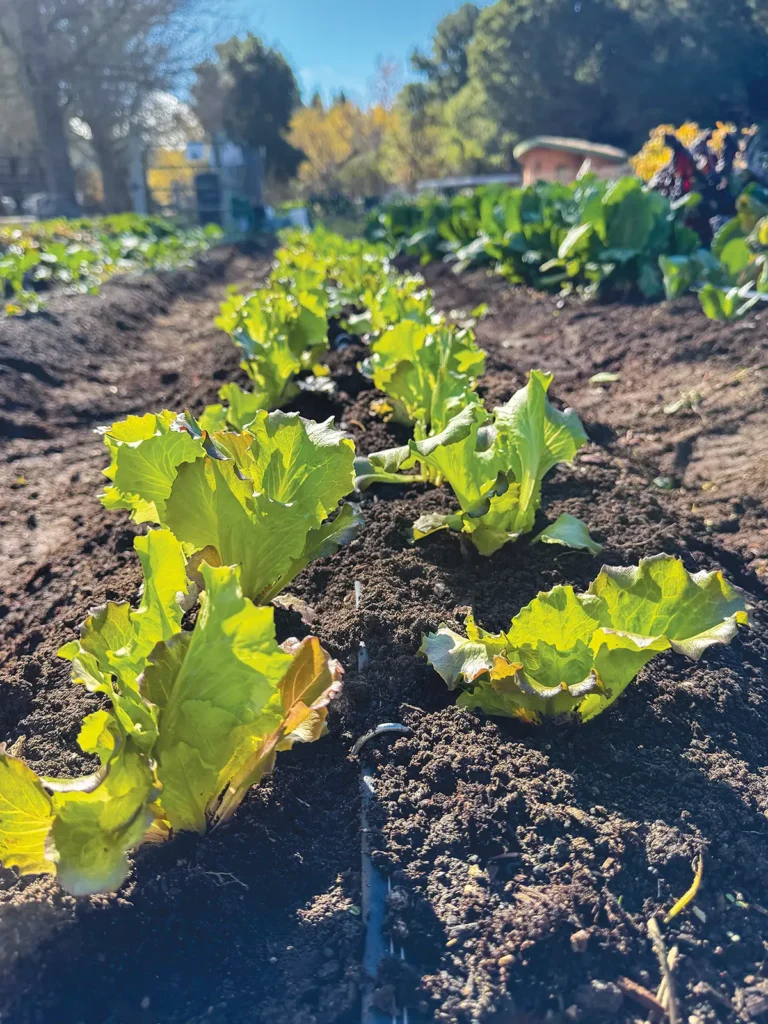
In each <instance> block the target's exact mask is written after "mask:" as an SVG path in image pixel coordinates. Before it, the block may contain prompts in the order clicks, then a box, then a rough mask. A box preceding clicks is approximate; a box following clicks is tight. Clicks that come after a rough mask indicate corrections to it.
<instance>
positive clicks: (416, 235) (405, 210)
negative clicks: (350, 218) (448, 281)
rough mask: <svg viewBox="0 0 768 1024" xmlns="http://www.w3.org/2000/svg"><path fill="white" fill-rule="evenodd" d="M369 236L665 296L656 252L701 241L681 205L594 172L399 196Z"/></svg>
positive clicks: (532, 280) (561, 286)
mask: <svg viewBox="0 0 768 1024" xmlns="http://www.w3.org/2000/svg"><path fill="white" fill-rule="evenodd" d="M368 235H369V237H370V238H371V239H373V240H376V241H385V242H387V243H388V244H390V245H395V246H397V247H398V250H399V251H401V252H403V253H406V254H408V255H410V256H416V257H418V258H419V259H421V260H422V262H428V261H431V260H434V259H445V260H448V261H451V262H454V263H455V264H456V269H457V270H464V269H467V268H472V267H492V268H494V269H495V270H496V271H497V272H498V273H500V274H502V275H503V276H504V277H505V278H507V280H509V281H511V282H513V283H515V284H528V285H531V286H532V287H534V288H539V289H544V290H550V291H551V290H555V291H557V290H566V291H567V290H570V289H574V288H577V289H579V291H581V292H583V293H584V294H585V295H586V296H592V295H595V294H598V293H600V294H606V293H611V294H615V295H624V294H629V293H631V292H635V291H639V292H640V293H641V294H643V295H645V296H646V297H648V298H659V297H661V296H662V295H663V284H662V277H661V273H660V271H659V267H658V258H659V256H661V255H669V254H687V253H690V252H693V251H694V250H695V249H696V248H697V246H698V236H697V235H696V233H695V232H694V231H691V230H690V229H689V228H686V227H684V225H683V223H682V210H681V211H679V212H677V211H675V210H673V209H671V207H670V204H669V201H668V200H667V199H665V198H663V197H662V196H659V195H657V194H656V193H654V192H648V191H645V190H644V189H643V185H642V182H641V181H639V180H638V179H636V178H621V179H619V180H618V181H615V182H610V183H609V182H605V181H601V180H599V179H597V178H595V177H594V176H593V175H587V176H585V177H584V178H582V179H581V180H579V181H576V182H574V183H573V184H570V185H567V184H561V183H559V182H539V183H538V184H536V185H531V186H528V187H526V188H505V187H503V186H486V187H484V188H480V189H477V190H476V191H474V192H473V193H472V194H470V195H460V196H457V197H455V198H454V199H434V198H432V199H426V200H420V201H417V202H416V203H415V204H409V203H402V204H393V205H392V206H388V207H385V208H384V209H383V210H381V211H379V212H378V214H376V215H374V217H373V218H372V220H371V221H370V222H369V225H368Z"/></svg>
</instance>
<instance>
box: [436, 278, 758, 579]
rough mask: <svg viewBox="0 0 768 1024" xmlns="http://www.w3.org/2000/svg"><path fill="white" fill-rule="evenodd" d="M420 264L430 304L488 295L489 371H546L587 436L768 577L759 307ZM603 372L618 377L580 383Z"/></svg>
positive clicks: (469, 303) (482, 327) (465, 302)
mask: <svg viewBox="0 0 768 1024" xmlns="http://www.w3.org/2000/svg"><path fill="white" fill-rule="evenodd" d="M425 274H426V277H427V281H428V283H429V285H430V287H432V288H434V289H435V290H436V293H437V299H438V305H440V304H442V305H444V306H446V307H456V306H459V307H462V308H464V309H473V308H474V307H475V306H476V305H477V304H478V303H479V302H481V301H483V302H487V303H488V304H489V306H490V311H491V315H490V316H489V318H488V319H487V320H485V321H484V322H482V323H481V324H479V325H478V328H477V334H478V338H479V340H480V342H481V344H482V345H483V346H484V347H485V348H487V349H488V351H489V354H490V358H489V361H488V372H489V375H492V374H493V371H494V369H495V367H496V366H503V367H512V368H515V369H517V370H519V371H520V372H527V371H528V370H529V369H530V368H531V367H532V366H538V367H540V368H541V369H547V370H550V371H551V372H553V373H554V374H555V386H556V388H557V391H558V394H560V395H561V396H562V398H563V399H564V400H566V401H567V402H568V403H569V404H570V405H573V406H574V407H575V408H576V409H578V411H579V413H580V415H581V416H582V418H583V419H585V420H590V421H592V423H593V424H594V426H595V427H596V428H598V430H597V431H593V436H594V437H595V439H596V440H599V441H600V443H601V444H608V445H609V447H610V449H611V450H612V451H613V452H615V453H616V454H618V455H624V456H627V457H629V458H631V459H632V460H633V461H634V462H636V463H638V464H639V465H641V466H642V467H644V469H645V471H646V475H647V476H648V479H649V481H650V480H653V479H654V478H656V477H661V478H665V479H662V480H660V481H659V482H660V483H663V484H664V485H665V486H670V487H672V488H674V489H676V494H677V498H678V501H679V506H680V508H681V510H684V511H685V512H691V511H693V512H695V513H696V514H698V515H700V516H701V517H702V518H703V519H704V520H705V523H706V528H707V530H708V531H709V532H710V533H711V534H714V535H715V536H717V537H718V540H720V541H721V542H722V543H724V544H725V545H726V546H728V547H731V548H733V549H734V550H737V551H739V552H740V553H741V554H742V555H743V556H744V558H745V559H746V560H747V562H751V563H753V564H754V568H755V569H756V571H758V572H759V573H763V574H765V575H766V577H768V508H767V507H766V497H768V310H762V312H759V313H756V314H753V315H751V316H748V317H746V318H745V319H744V320H742V321H739V322H738V323H733V324H724V323H718V322H717V321H713V320H708V319H707V318H706V317H705V316H704V313H703V312H702V311H701V308H700V306H699V302H698V300H697V299H696V298H695V296H687V297H686V298H683V299H680V300H677V301H675V302H666V303H660V304H656V305H648V304H637V305H627V304H613V305H606V304H603V305H601V304H597V303H594V304H585V303H583V302H582V301H581V299H579V298H578V297H575V296H574V297H573V298H570V299H561V298H559V297H558V296H551V295H545V294H542V293H541V292H533V291H529V290H527V289H524V288H514V289H513V288H510V287H509V286H508V285H507V284H506V282H505V281H504V280H502V279H501V278H499V277H497V276H489V275H487V274H486V273H482V272H475V273H472V274H465V275H458V276H457V275H455V274H453V273H452V272H451V271H450V270H449V269H448V268H447V267H444V266H440V265H439V264H438V265H435V266H430V267H427V268H426V271H425ZM601 372H607V373H616V374H619V377H620V379H619V380H618V381H616V382H614V383H606V384H602V385H601V384H590V383H589V379H590V377H592V376H593V375H594V374H597V373H601ZM491 390H492V387H491ZM493 397H494V398H496V397H498V396H497V395H496V394H495V393H494V395H493Z"/></svg>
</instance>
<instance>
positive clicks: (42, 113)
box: [17, 0, 78, 216]
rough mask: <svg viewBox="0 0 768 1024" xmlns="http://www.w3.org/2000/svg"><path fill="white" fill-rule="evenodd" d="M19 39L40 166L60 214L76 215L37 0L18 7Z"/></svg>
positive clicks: (63, 130)
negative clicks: (35, 129)
mask: <svg viewBox="0 0 768 1024" xmlns="http://www.w3.org/2000/svg"><path fill="white" fill-rule="evenodd" d="M17 18H18V26H19V37H20V53H19V55H18V57H19V63H20V65H21V67H22V69H23V73H24V75H25V77H26V79H27V84H28V86H29V100H30V103H31V105H32V109H33V110H34V114H35V123H36V127H37V135H38V139H39V141H40V147H41V163H42V165H43V172H44V174H45V181H46V186H47V188H48V191H49V192H50V193H51V196H52V197H53V203H54V207H55V209H56V212H57V213H61V214H64V215H65V216H66V215H72V214H73V213H76V212H77V208H78V207H77V198H76V195H75V171H74V168H73V167H72V161H71V159H70V155H69V144H68V142H67V133H66V128H65V123H64V116H65V115H64V110H63V109H62V108H61V106H60V105H59V95H58V81H57V78H58V76H57V74H56V69H55V68H53V67H50V66H49V63H48V60H47V50H48V48H47V45H46V44H47V42H48V40H46V38H45V32H44V30H43V23H42V19H41V17H40V8H39V6H38V0H24V2H22V3H19V4H18V6H17Z"/></svg>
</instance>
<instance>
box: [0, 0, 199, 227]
mask: <svg viewBox="0 0 768 1024" xmlns="http://www.w3.org/2000/svg"><path fill="white" fill-rule="evenodd" d="M194 2H195V0H0V41H1V42H2V44H3V45H4V47H5V48H6V49H8V50H9V51H10V53H11V54H12V55H13V58H14V59H15V61H16V63H17V65H18V67H19V70H20V75H19V80H20V83H21V89H22V92H23V93H24V95H25V97H26V98H27V100H28V102H29V104H30V107H31V109H32V111H33V114H34V121H35V126H36V129H37V136H38V140H39V145H40V148H41V153H42V161H43V165H44V168H45V173H46V179H47V186H48V191H49V192H51V193H52V194H53V195H54V196H56V197H57V201H58V207H59V210H60V211H61V212H70V211H72V210H73V208H74V207H75V175H74V171H73V169H72V162H71V158H70V153H69V142H70V140H69V132H68V127H69V122H70V120H71V119H72V118H74V117H79V118H80V119H81V120H82V121H83V122H85V123H86V124H87V125H88V127H89V130H90V134H91V143H92V146H93V148H94V151H95V152H96V154H97V159H98V162H99V165H100V168H101V171H102V177H103V179H104V191H105V197H106V201H107V203H108V205H109V206H110V207H112V208H115V209H124V208H126V205H128V203H129V199H128V193H127V188H126V186H125V173H124V160H123V156H124V154H123V152H122V150H123V148H124V140H125V138H126V137H127V136H128V134H129V133H130V130H131V126H132V123H133V118H134V117H135V115H136V112H137V110H138V109H139V108H140V106H141V103H142V102H143V100H144V98H145V97H146V96H147V95H148V94H149V93H150V92H152V91H153V90H156V89H159V88H163V87H164V86H167V85H168V84H169V83H170V81H171V80H172V79H173V78H174V77H175V75H176V73H177V71H178V67H179V65H178V61H177V58H178V53H177V50H178V43H179V39H180V38H181V37H182V35H183V33H180V32H178V31H173V30H172V26H173V22H174V19H178V17H179V15H180V14H182V13H186V14H189V11H190V9H191V7H192V5H193V3H194Z"/></svg>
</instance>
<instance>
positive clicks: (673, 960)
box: [656, 946, 680, 1007]
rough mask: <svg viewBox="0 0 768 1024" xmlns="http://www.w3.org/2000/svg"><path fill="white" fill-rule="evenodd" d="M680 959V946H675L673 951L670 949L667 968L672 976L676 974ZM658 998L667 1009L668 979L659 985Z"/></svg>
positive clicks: (662, 980)
mask: <svg viewBox="0 0 768 1024" xmlns="http://www.w3.org/2000/svg"><path fill="white" fill-rule="evenodd" d="M679 959H680V947H679V946H673V947H672V949H670V951H669V955H668V956H667V967H668V968H669V973H670V974H674V973H675V968H676V967H677V963H678V960H679ZM656 998H657V999H658V1001H659V1002H660V1003H661V1005H662V1006H664V1007H666V1005H667V979H666V978H662V979H661V984H660V985H659V988H658V991H657V992H656Z"/></svg>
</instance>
